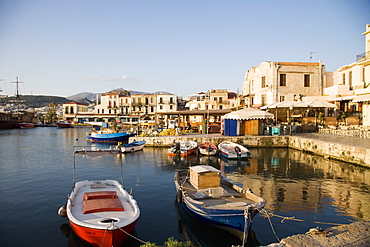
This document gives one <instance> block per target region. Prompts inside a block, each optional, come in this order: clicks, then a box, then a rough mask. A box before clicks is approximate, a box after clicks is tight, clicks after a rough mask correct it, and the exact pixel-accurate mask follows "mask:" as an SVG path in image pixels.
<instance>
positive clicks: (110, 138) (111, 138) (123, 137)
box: [86, 132, 135, 142]
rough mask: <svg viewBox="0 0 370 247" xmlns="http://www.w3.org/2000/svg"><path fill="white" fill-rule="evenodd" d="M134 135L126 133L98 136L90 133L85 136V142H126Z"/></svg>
mask: <svg viewBox="0 0 370 247" xmlns="http://www.w3.org/2000/svg"><path fill="white" fill-rule="evenodd" d="M134 135H135V134H130V133H127V132H121V133H112V134H98V133H93V132H92V133H89V134H87V135H86V140H88V141H90V142H127V141H128V139H129V138H130V137H132V136H134Z"/></svg>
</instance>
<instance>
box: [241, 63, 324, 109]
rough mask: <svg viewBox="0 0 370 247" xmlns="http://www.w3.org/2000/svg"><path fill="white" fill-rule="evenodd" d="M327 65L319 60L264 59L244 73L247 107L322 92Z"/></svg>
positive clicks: (244, 91) (243, 92)
mask: <svg viewBox="0 0 370 247" xmlns="http://www.w3.org/2000/svg"><path fill="white" fill-rule="evenodd" d="M324 75H325V66H324V65H323V64H322V63H321V61H319V62H271V61H264V62H262V63H261V64H259V65H258V66H257V67H252V68H251V69H249V70H248V71H247V72H246V73H245V79H244V83H243V91H242V95H243V97H244V104H245V105H246V106H247V107H261V106H264V105H268V104H273V103H277V102H282V101H287V100H300V99H301V98H302V97H303V96H315V95H322V94H323V86H324V83H325V81H324V78H325V77H324Z"/></svg>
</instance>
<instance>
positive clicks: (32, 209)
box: [0, 128, 370, 247]
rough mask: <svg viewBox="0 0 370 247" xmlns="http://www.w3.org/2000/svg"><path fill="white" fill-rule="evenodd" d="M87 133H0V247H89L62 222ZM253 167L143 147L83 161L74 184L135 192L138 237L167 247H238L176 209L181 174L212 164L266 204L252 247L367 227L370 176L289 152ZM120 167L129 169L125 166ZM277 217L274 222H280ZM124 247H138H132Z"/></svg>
mask: <svg viewBox="0 0 370 247" xmlns="http://www.w3.org/2000/svg"><path fill="white" fill-rule="evenodd" d="M88 130H89V129H85V128H71V129H57V128H34V129H13V130H0V209H1V213H0V229H1V230H0V243H1V244H0V245H1V246H2V247H8V246H12V247H13V246H54V247H59V246H63V247H65V246H69V245H68V244H70V246H73V244H74V246H85V245H79V244H80V243H79V242H78V241H77V242H78V243H76V242H73V241H76V240H74V239H72V238H67V237H66V236H64V235H62V234H61V233H60V231H59V229H60V227H61V226H65V224H68V220H67V218H61V217H60V216H58V214H57V211H58V209H59V207H61V206H62V205H64V204H65V203H66V199H67V195H68V194H69V193H70V192H71V189H72V174H73V161H74V156H73V146H91V145H94V146H97V147H101V148H107V147H109V145H106V144H91V143H88V142H87V141H86V140H85V137H84V135H85V132H86V131H88ZM250 151H251V158H250V159H248V160H243V161H228V160H226V159H221V158H219V157H209V158H208V157H198V156H197V155H192V156H189V157H187V158H178V157H174V158H172V157H169V156H168V155H167V149H166V148H159V147H145V148H144V150H143V151H139V152H136V153H128V154H123V155H122V157H121V158H120V157H116V156H102V157H95V158H89V157H84V156H77V157H76V180H77V181H79V180H85V179H87V180H98V179H115V180H120V177H121V174H122V176H123V180H124V186H125V188H126V190H128V191H129V190H130V189H132V194H133V196H134V198H135V199H136V200H137V202H138V205H139V207H140V210H141V216H140V218H139V221H138V223H137V226H136V230H135V236H136V237H137V238H139V239H141V240H142V241H145V242H147V241H150V242H152V243H157V244H159V245H163V243H164V242H165V241H166V240H167V239H168V238H170V237H174V238H175V239H179V240H186V239H190V240H191V241H192V242H193V243H194V245H195V246H231V245H232V244H234V245H238V244H241V243H240V241H239V240H238V239H236V238H234V237H233V236H231V235H230V234H228V233H227V232H224V231H220V230H218V229H217V228H213V227H212V226H209V225H204V224H202V223H200V222H198V221H196V220H194V219H193V218H191V217H189V216H188V215H187V214H186V212H184V209H183V208H182V207H181V206H180V205H178V204H177V203H176V191H175V186H174V182H173V177H174V173H175V170H176V169H179V168H186V167H188V166H189V165H196V164H207V165H212V166H214V167H216V168H218V169H220V170H221V171H222V173H223V175H224V176H227V177H228V178H230V179H233V180H234V181H236V182H238V183H240V184H243V185H244V187H246V188H251V189H252V190H253V192H254V193H256V194H257V195H260V196H262V197H264V198H265V199H266V200H267V204H266V210H267V211H268V212H271V213H273V214H270V217H265V216H266V215H264V214H263V212H261V213H260V214H258V215H257V216H256V217H255V219H254V222H253V225H252V230H253V232H251V233H250V236H249V242H248V246H257V245H268V244H270V243H276V242H278V241H279V240H278V239H282V238H285V237H287V236H290V235H293V234H300V233H305V232H307V231H308V230H309V229H310V228H314V227H321V228H328V227H332V226H336V224H349V223H352V222H356V221H365V220H370V169H367V168H363V167H358V166H353V165H351V164H347V163H341V162H338V161H333V160H328V159H324V158H323V157H319V156H314V155H310V154H307V153H302V152H299V151H295V150H288V149H267V148H265V149H251V150H250ZM121 162H122V164H123V166H122V169H121V166H120V164H121ZM273 215H275V216H273ZM123 246H133V245H132V243H125V244H124V245H123Z"/></svg>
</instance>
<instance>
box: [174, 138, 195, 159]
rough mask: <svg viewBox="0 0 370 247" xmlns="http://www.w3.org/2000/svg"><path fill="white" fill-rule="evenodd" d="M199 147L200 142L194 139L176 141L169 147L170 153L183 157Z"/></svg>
mask: <svg viewBox="0 0 370 247" xmlns="http://www.w3.org/2000/svg"><path fill="white" fill-rule="evenodd" d="M197 148H198V143H196V142H194V141H185V142H174V144H173V145H172V146H171V147H170V148H169V149H168V155H169V156H176V155H180V156H181V157H185V156H187V155H189V154H192V153H194V152H195V150H197Z"/></svg>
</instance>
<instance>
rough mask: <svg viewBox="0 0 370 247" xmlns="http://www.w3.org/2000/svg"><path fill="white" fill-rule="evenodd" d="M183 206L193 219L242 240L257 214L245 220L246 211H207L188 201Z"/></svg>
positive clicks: (185, 200)
mask: <svg viewBox="0 0 370 247" xmlns="http://www.w3.org/2000/svg"><path fill="white" fill-rule="evenodd" d="M182 204H183V205H184V206H185V209H186V210H187V212H188V213H189V214H190V215H191V216H192V217H194V218H196V219H197V220H200V221H202V222H204V223H207V224H211V225H213V226H217V227H219V228H222V229H223V230H226V231H228V232H230V233H232V234H234V235H235V236H237V237H238V238H242V236H243V233H244V231H245V233H248V232H249V230H250V228H251V225H252V221H253V217H254V216H255V214H256V213H255V212H251V214H253V215H250V217H247V218H244V210H233V211H230V210H207V209H205V208H204V207H202V206H200V205H196V204H194V203H192V202H189V201H188V200H187V199H184V200H183V202H182ZM217 215H219V216H217ZM225 215H227V217H225Z"/></svg>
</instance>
